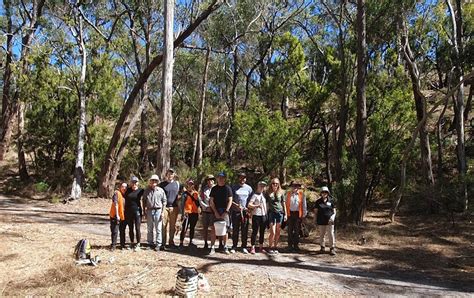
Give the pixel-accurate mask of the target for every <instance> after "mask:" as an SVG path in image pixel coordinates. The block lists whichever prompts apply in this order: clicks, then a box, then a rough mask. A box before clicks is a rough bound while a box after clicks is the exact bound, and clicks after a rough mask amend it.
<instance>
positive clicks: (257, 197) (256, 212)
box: [249, 181, 267, 254]
mask: <svg viewBox="0 0 474 298" xmlns="http://www.w3.org/2000/svg"><path fill="white" fill-rule="evenodd" d="M266 186H267V183H266V182H265V181H260V182H258V184H257V191H256V192H255V193H254V194H253V196H252V198H251V199H250V202H249V208H250V209H251V210H252V236H251V237H250V243H251V245H252V247H251V249H250V253H251V254H255V242H256V240H257V233H259V238H258V244H259V252H261V253H266V251H265V250H264V249H263V242H264V240H265V229H266V228H267V201H266V199H265V193H264V192H265V187H266Z"/></svg>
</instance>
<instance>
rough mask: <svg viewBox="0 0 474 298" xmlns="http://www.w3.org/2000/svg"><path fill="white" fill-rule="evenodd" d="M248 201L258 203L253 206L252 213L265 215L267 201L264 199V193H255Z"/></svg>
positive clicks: (253, 203)
mask: <svg viewBox="0 0 474 298" xmlns="http://www.w3.org/2000/svg"><path fill="white" fill-rule="evenodd" d="M249 203H250V204H252V205H260V206H259V207H255V208H253V211H252V215H257V216H264V215H267V201H266V200H265V195H264V194H263V193H259V194H257V193H255V194H254V195H253V196H252V198H251V199H250V202H249Z"/></svg>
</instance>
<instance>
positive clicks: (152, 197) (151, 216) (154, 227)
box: [143, 174, 167, 251]
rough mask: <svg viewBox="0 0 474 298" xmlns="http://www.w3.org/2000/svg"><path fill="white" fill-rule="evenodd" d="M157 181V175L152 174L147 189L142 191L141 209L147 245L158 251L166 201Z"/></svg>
mask: <svg viewBox="0 0 474 298" xmlns="http://www.w3.org/2000/svg"><path fill="white" fill-rule="evenodd" d="M159 182H160V178H159V177H158V175H155V174H154V175H152V176H151V177H150V179H149V181H148V187H147V189H145V191H144V192H143V210H144V211H145V212H144V213H145V215H146V223H147V237H146V238H147V242H148V246H149V247H152V248H154V249H155V250H156V251H159V249H160V247H161V241H162V235H161V232H162V219H163V209H164V208H165V206H166V202H167V200H166V194H165V191H164V190H163V189H162V188H161V187H159V186H158V183H159ZM153 234H155V235H153Z"/></svg>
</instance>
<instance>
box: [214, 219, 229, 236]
mask: <svg viewBox="0 0 474 298" xmlns="http://www.w3.org/2000/svg"><path fill="white" fill-rule="evenodd" d="M214 229H215V230H216V236H225V234H226V233H227V223H226V222H225V221H224V220H222V221H216V222H214Z"/></svg>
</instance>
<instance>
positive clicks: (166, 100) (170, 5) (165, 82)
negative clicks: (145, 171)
mask: <svg viewBox="0 0 474 298" xmlns="http://www.w3.org/2000/svg"><path fill="white" fill-rule="evenodd" d="M164 18H165V34H164V38H165V40H164V44H163V71H162V73H163V79H162V90H161V120H160V129H159V132H158V134H159V142H158V146H159V147H158V149H159V150H158V158H157V161H158V163H157V166H158V168H157V172H159V173H161V174H162V177H163V176H164V174H165V173H166V171H167V170H168V169H169V167H170V151H171V129H172V127H173V114H172V113H173V112H172V108H173V98H172V96H173V41H174V37H173V24H174V0H165V7H164Z"/></svg>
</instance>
